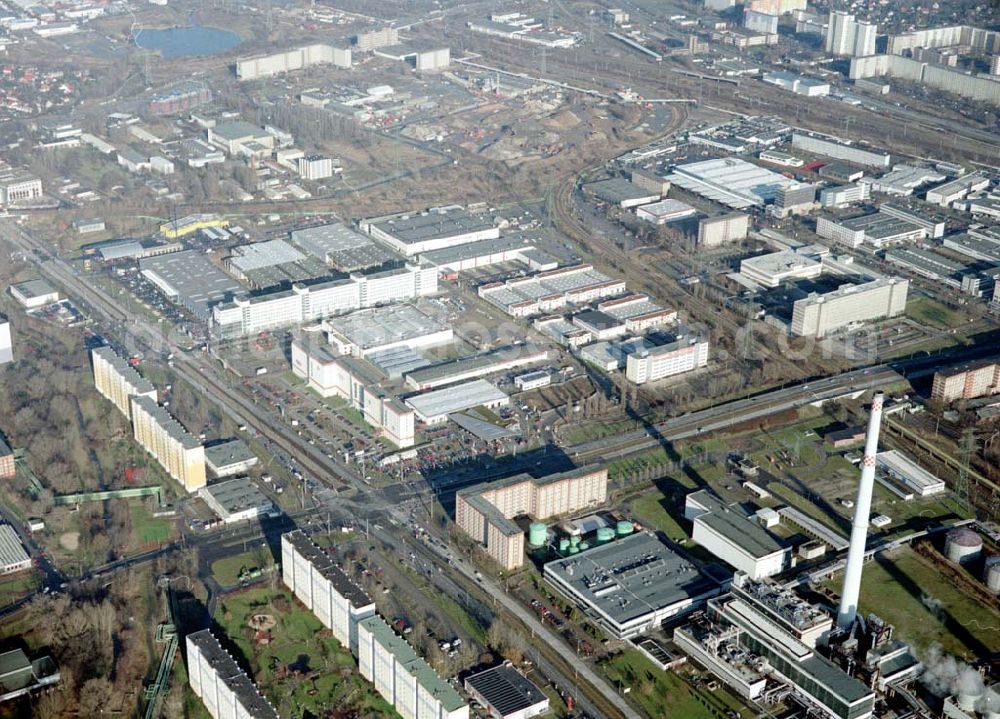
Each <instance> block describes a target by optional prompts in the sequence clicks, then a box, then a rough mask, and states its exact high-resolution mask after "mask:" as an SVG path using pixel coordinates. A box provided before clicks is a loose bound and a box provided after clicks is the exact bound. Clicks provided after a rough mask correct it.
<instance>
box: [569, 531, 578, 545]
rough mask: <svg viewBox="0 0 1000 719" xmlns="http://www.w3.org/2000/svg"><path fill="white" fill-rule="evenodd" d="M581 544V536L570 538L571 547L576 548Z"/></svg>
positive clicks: (575, 535) (576, 535)
mask: <svg viewBox="0 0 1000 719" xmlns="http://www.w3.org/2000/svg"><path fill="white" fill-rule="evenodd" d="M579 543H580V535H579V534H574V535H573V536H572V537H570V538H569V546H571V547H575V546H576V545H578V544H579Z"/></svg>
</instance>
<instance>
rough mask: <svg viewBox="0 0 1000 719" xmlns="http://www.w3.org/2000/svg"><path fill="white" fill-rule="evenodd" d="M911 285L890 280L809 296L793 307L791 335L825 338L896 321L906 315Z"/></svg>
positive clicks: (901, 281)
mask: <svg viewBox="0 0 1000 719" xmlns="http://www.w3.org/2000/svg"><path fill="white" fill-rule="evenodd" d="M909 287H910V283H909V281H908V280H901V279H897V278H892V277H883V278H880V279H877V280H871V281H870V282H865V283H862V284H860V285H854V284H845V285H841V286H840V287H839V288H838V289H836V290H834V291H832V292H827V293H826V294H816V293H811V294H810V295H809V296H808V297H805V298H803V299H800V300H797V301H796V302H795V303H794V304H793V305H792V324H791V332H792V334H793V335H797V336H800V337H825V336H826V335H828V334H830V333H831V332H835V331H837V330H839V329H842V328H844V327H848V326H850V325H853V324H856V323H859V322H869V321H872V320H879V319H886V318H889V317H898V316H899V315H901V314H903V313H904V312H905V311H906V295H907V292H908V290H909Z"/></svg>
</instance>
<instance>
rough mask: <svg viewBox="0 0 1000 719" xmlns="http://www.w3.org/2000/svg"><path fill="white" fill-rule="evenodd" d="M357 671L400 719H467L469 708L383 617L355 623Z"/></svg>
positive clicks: (372, 617)
mask: <svg viewBox="0 0 1000 719" xmlns="http://www.w3.org/2000/svg"><path fill="white" fill-rule="evenodd" d="M358 669H359V671H360V672H361V676H363V677H364V678H365V679H367V680H368V681H370V682H372V684H374V685H375V689H376V690H377V691H378V693H379V694H381V695H382V696H383V697H385V700H386V701H387V702H389V703H390V704H392V706H393V707H394V708H395V709H396V711H397V712H399V715H400V716H401V717H403V719H468V717H469V705H468V704H467V703H466V702H465V700H463V699H462V697H461V696H459V694H458V692H457V691H455V689H454V687H452V686H451V685H450V684H449V683H448V682H446V681H444V680H443V679H441V677H439V676H438V675H437V673H436V672H435V671H434V670H433V669H431V667H430V665H428V664H427V662H425V661H424V660H423V659H421V658H420V657H419V656H417V653H416V652H415V651H413V647H411V646H410V645H409V643H407V641H406V640H405V639H403V638H402V637H401V636H399V635H398V634H396V633H395V632H394V631H393V630H392V629H391V628H390V627H389V625H388V624H386V623H385V620H384V619H382V617H380V616H378V615H375V616H371V617H368V618H367V619H363V620H362V621H360V622H359V623H358Z"/></svg>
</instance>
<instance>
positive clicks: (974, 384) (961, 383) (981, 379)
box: [931, 362, 1000, 402]
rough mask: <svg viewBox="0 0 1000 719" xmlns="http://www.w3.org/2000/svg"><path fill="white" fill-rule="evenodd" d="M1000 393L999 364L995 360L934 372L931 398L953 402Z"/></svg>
mask: <svg viewBox="0 0 1000 719" xmlns="http://www.w3.org/2000/svg"><path fill="white" fill-rule="evenodd" d="M998 393H1000V364H998V363H996V362H990V363H983V364H973V365H966V366H964V367H960V368H953V369H950V370H943V371H941V372H936V373H935V374H934V384H933V385H931V399H932V400H936V401H938V402H954V401H955V400H956V399H974V398H976V397H987V396H989V395H991V394H998Z"/></svg>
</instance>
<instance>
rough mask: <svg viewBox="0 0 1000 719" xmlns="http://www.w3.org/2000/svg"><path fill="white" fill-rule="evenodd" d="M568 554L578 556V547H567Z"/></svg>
mask: <svg viewBox="0 0 1000 719" xmlns="http://www.w3.org/2000/svg"><path fill="white" fill-rule="evenodd" d="M569 553H570V554H579V553H580V547H579V546H578V545H576V544H571V545H569Z"/></svg>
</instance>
